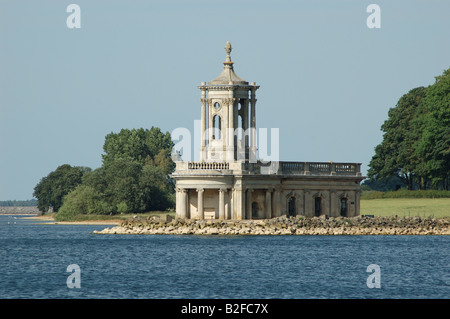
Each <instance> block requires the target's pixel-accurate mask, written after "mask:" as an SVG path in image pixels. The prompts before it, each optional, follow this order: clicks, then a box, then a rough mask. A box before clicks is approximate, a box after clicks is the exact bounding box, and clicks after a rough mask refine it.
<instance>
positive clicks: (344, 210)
mask: <svg viewBox="0 0 450 319" xmlns="http://www.w3.org/2000/svg"><path fill="white" fill-rule="evenodd" d="M340 212H341V216H343V217H347V213H348V205H347V198H346V197H342V198H341V200H340Z"/></svg>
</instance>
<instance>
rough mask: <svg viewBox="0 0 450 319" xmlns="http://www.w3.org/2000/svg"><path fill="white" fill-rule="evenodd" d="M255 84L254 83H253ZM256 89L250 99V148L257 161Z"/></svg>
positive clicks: (252, 91)
mask: <svg viewBox="0 0 450 319" xmlns="http://www.w3.org/2000/svg"><path fill="white" fill-rule="evenodd" d="M252 84H254V83H252ZM255 91H256V88H252V90H251V97H250V108H251V110H250V147H251V153H252V156H254V158H255V159H256V97H255Z"/></svg>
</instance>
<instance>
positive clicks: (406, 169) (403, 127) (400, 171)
mask: <svg viewBox="0 0 450 319" xmlns="http://www.w3.org/2000/svg"><path fill="white" fill-rule="evenodd" d="M424 97H425V88H423V87H419V88H415V89H413V90H411V91H409V92H408V93H407V94H405V95H403V96H402V97H401V98H400V100H399V101H398V103H397V106H396V107H395V108H391V109H390V110H389V113H388V119H387V120H386V121H385V122H384V124H383V125H382V126H381V130H382V131H383V132H384V135H383V141H382V142H381V144H379V145H378V146H377V147H376V148H375V155H374V156H373V158H372V160H371V162H370V164H369V166H370V169H369V172H368V175H369V177H370V178H371V179H387V178H390V177H392V176H398V178H400V180H401V181H402V182H403V183H404V184H405V185H406V186H407V188H408V189H412V185H413V178H414V177H415V176H416V175H417V174H416V167H417V166H418V165H420V164H421V160H420V158H419V157H418V156H417V154H416V153H415V151H414V145H415V144H416V143H417V141H418V140H419V138H420V136H421V133H422V132H421V131H420V129H418V128H417V127H415V126H414V121H415V120H416V118H418V117H419V116H420V115H421V114H422V113H423V111H424V109H423V105H422V100H423V98H424Z"/></svg>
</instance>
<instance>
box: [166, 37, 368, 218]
mask: <svg viewBox="0 0 450 319" xmlns="http://www.w3.org/2000/svg"><path fill="white" fill-rule="evenodd" d="M225 51H226V53H227V56H226V59H225V62H223V70H222V73H221V74H220V75H219V76H218V77H217V78H215V79H214V80H212V81H210V82H208V83H206V82H202V83H201V85H200V86H199V87H198V88H199V89H200V91H201V98H200V102H201V132H202V134H201V150H200V161H194V162H191V161H188V162H185V161H177V162H176V170H175V172H174V173H173V174H172V178H173V179H174V180H175V182H176V217H177V218H182V219H238V220H239V219H261V218H273V217H278V216H282V215H286V216H299V215H303V216H357V215H359V198H360V182H361V180H363V179H364V177H363V176H361V172H360V170H361V164H360V163H334V162H320V163H318V162H282V161H280V162H276V163H270V164H276V165H270V166H267V164H266V163H264V162H261V161H259V160H258V159H257V156H256V154H257V145H256V141H257V136H256V90H257V89H258V88H259V86H257V85H255V83H254V82H252V83H250V84H249V83H248V82H246V81H244V80H243V79H241V78H240V77H238V76H237V75H236V73H235V72H234V68H233V62H232V61H231V56H230V54H231V44H230V43H229V42H227V44H226V46H225ZM292 143H295V141H292ZM273 167H275V168H276V169H275V170H274V169H273Z"/></svg>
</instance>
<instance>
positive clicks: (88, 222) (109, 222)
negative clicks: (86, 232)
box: [21, 215, 122, 226]
mask: <svg viewBox="0 0 450 319" xmlns="http://www.w3.org/2000/svg"><path fill="white" fill-rule="evenodd" d="M21 218H23V219H28V220H36V221H41V222H46V223H45V224H46V225H112V226H115V225H120V223H121V222H122V220H120V219H112V220H82V221H67V222H64V221H56V220H55V219H54V218H53V216H47V215H34V216H26V217H21Z"/></svg>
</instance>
